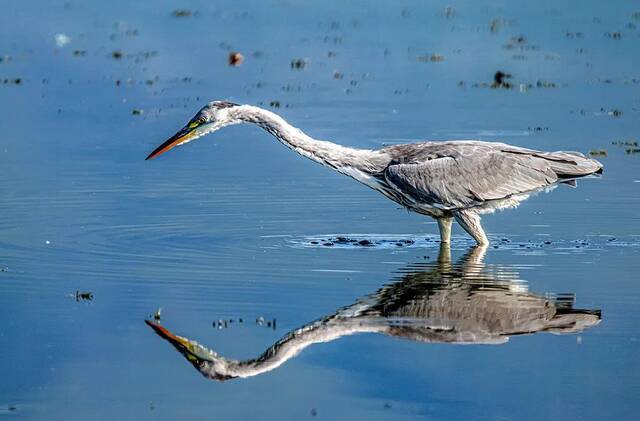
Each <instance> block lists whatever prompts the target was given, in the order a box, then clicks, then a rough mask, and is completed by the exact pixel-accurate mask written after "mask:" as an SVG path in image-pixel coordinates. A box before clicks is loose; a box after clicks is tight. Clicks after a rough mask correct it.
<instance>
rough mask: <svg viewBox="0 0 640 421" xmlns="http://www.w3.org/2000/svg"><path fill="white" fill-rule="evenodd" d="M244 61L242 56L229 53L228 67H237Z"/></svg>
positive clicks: (236, 53)
mask: <svg viewBox="0 0 640 421" xmlns="http://www.w3.org/2000/svg"><path fill="white" fill-rule="evenodd" d="M243 61H244V56H243V55H242V54H240V53H238V52H231V53H229V66H232V67H239V66H240V65H241V64H242V62H243Z"/></svg>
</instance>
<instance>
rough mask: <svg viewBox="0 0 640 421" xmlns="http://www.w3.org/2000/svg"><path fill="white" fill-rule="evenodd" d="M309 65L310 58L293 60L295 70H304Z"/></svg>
mask: <svg viewBox="0 0 640 421" xmlns="http://www.w3.org/2000/svg"><path fill="white" fill-rule="evenodd" d="M308 66H309V59H306V58H296V59H293V60H291V68H292V69H294V70H304V69H306V68H307V67H308Z"/></svg>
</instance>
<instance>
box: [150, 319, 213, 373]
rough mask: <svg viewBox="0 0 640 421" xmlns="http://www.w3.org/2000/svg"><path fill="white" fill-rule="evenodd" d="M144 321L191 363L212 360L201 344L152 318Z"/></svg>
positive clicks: (196, 364)
mask: <svg viewBox="0 0 640 421" xmlns="http://www.w3.org/2000/svg"><path fill="white" fill-rule="evenodd" d="M144 322H145V323H146V324H147V325H149V327H151V328H152V329H153V330H154V331H155V332H156V333H157V334H158V336H160V337H161V338H163V339H165V340H167V342H169V343H170V344H171V345H173V347H174V348H175V349H177V350H178V351H179V352H180V353H181V354H182V355H184V356H185V357H186V358H187V360H189V362H191V364H193V365H195V366H198V365H199V364H200V363H201V362H202V361H211V356H209V355H206V354H205V352H203V351H207V350H206V349H204V348H202V347H201V346H200V345H198V344H193V343H192V342H191V341H189V340H188V339H186V338H183V337H180V336H176V335H174V334H173V333H171V332H169V330H167V329H166V328H164V327H162V326H160V325H159V324H157V323H154V322H152V321H150V320H145V321H144Z"/></svg>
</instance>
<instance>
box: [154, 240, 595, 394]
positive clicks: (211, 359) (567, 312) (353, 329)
mask: <svg viewBox="0 0 640 421" xmlns="http://www.w3.org/2000/svg"><path fill="white" fill-rule="evenodd" d="M485 252H486V247H476V248H473V249H471V250H470V251H469V252H468V253H467V254H465V255H464V256H463V257H461V258H460V259H459V260H458V261H457V262H456V263H451V257H450V250H449V249H448V247H442V248H441V249H440V253H439V256H438V262H437V264H416V265H412V266H409V267H407V268H406V269H405V270H404V271H403V274H402V275H401V276H400V277H399V278H394V279H393V280H392V281H391V282H390V283H389V284H387V285H385V286H384V287H382V288H380V289H379V290H378V291H377V292H375V293H373V294H371V295H368V296H365V297H363V298H361V299H359V300H357V301H356V302H355V303H354V304H352V305H350V306H347V307H343V308H340V309H338V310H337V311H336V312H335V313H333V314H330V315H327V316H324V317H322V318H320V319H317V320H315V321H313V322H311V323H308V324H306V325H304V326H302V327H300V328H298V329H295V330H293V331H291V332H289V333H287V334H286V335H285V336H284V337H282V338H281V339H280V340H278V341H277V342H276V343H274V344H273V345H272V346H271V347H270V348H268V349H267V350H266V351H265V352H264V353H262V355H260V356H259V357H257V358H253V359H248V360H244V361H237V360H233V359H229V358H225V357H223V356H221V355H218V354H217V353H216V352H214V351H212V350H210V349H207V348H205V347H204V346H202V345H200V344H198V343H197V342H195V341H192V340H190V339H187V338H183V337H180V336H177V335H174V334H173V333H171V332H169V331H168V330H167V329H166V328H164V327H163V326H160V325H159V324H157V323H155V322H153V321H146V323H147V324H148V325H149V326H151V327H152V328H153V329H154V331H155V332H156V333H157V334H158V335H159V336H160V337H162V338H164V339H166V340H167V341H168V342H169V343H171V344H172V345H173V346H174V347H175V348H176V349H177V350H178V351H179V352H180V353H181V354H182V355H184V356H185V357H186V358H187V360H188V361H189V362H191V364H193V366H194V367H195V368H196V369H197V370H198V371H199V372H200V373H202V375H204V376H205V377H207V378H209V379H213V380H219V381H224V380H229V379H234V378H244V377H251V376H256V375H258V374H262V373H265V372H267V371H271V370H273V369H275V368H277V367H279V366H280V365H282V364H283V363H285V362H286V361H287V360H289V359H290V358H293V357H295V356H296V355H298V354H299V353H300V352H301V351H302V350H303V349H305V348H306V347H308V346H310V345H313V344H316V343H321V342H329V341H333V340H336V339H339V338H341V337H343V336H348V335H353V334H356V333H379V334H384V335H388V336H394V337H399V338H404V339H409V340H413V341H417V342H428V343H451V344H501V343H505V342H507V341H508V340H509V338H510V337H511V336H515V335H523V334H534V333H538V332H549V333H553V334H567V333H577V332H581V331H582V330H584V329H587V328H590V327H592V326H595V325H597V324H598V323H599V322H600V317H601V314H600V310H579V309H574V308H573V303H574V300H575V297H574V296H573V295H571V294H564V295H557V296H551V295H537V294H534V293H530V292H528V290H527V284H526V283H525V282H524V281H521V280H519V279H518V274H517V273H516V272H514V271H513V270H512V269H510V268H509V267H504V266H495V265H492V266H488V267H487V266H485V265H484V264H483V263H482V261H483V258H484V255H485Z"/></svg>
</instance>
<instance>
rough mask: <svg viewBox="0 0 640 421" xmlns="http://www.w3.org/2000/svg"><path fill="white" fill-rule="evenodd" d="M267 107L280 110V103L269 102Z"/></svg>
mask: <svg viewBox="0 0 640 421" xmlns="http://www.w3.org/2000/svg"><path fill="white" fill-rule="evenodd" d="M269 106H270V107H273V108H280V101H271V102H269Z"/></svg>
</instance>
